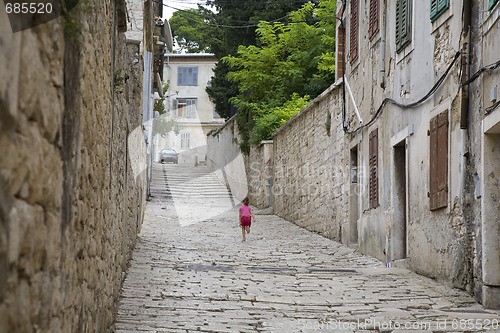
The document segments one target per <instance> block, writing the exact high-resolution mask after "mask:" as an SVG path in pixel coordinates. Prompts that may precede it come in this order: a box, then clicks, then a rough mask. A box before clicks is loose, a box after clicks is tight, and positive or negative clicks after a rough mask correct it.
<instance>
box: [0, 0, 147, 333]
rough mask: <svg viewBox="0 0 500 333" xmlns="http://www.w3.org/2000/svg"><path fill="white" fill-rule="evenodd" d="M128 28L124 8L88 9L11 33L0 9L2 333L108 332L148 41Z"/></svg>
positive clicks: (135, 170)
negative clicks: (132, 35) (128, 34)
mask: <svg viewBox="0 0 500 333" xmlns="http://www.w3.org/2000/svg"><path fill="white" fill-rule="evenodd" d="M144 6H145V10H144V13H143V14H141V15H143V16H141V17H142V21H143V22H144V30H145V31H146V32H145V34H144V35H142V32H141V33H140V36H141V37H140V42H141V43H142V40H143V37H142V36H145V37H146V38H150V39H152V25H153V3H152V1H145V2H144ZM127 22H128V19H127V6H126V3H125V0H118V1H111V0H105V1H94V0H90V1H88V2H86V1H81V2H80V3H79V4H78V5H77V6H76V7H75V8H74V9H72V10H71V11H70V12H66V13H65V14H64V15H62V16H61V17H58V18H56V19H54V20H51V21H49V22H47V23H44V24H41V25H38V26H36V27H34V28H30V29H26V30H23V31H20V32H16V33H13V32H12V30H11V27H10V26H9V20H8V18H7V15H6V12H5V11H4V10H3V7H2V9H0V77H1V78H2V80H1V81H0V156H1V158H0V331H1V332H106V331H111V330H112V325H113V321H114V316H115V310H116V306H117V304H116V303H117V300H118V297H119V294H120V287H121V283H122V279H123V278H124V272H125V270H126V265H127V261H128V258H129V256H130V253H131V250H132V248H133V246H134V244H135V239H136V235H137V232H138V230H139V228H140V226H141V224H142V216H143V205H144V200H145V194H146V188H145V185H146V176H145V153H144V152H145V145H144V142H145V141H144V135H143V128H142V126H143V122H142V116H143V115H142V113H143V112H142V104H143V98H142V96H143V71H144V70H143V66H144V57H143V53H142V50H144V49H146V50H149V52H152V49H151V48H150V47H149V46H148V45H152V41H151V42H145V43H144V45H143V46H142V49H141V46H140V45H139V44H140V43H137V41H133V40H131V41H129V42H127V39H126V36H125V34H124V31H125V30H126V29H127V26H128V24H127ZM148 31H149V32H150V33H148ZM148 36H149V37H148ZM146 44H147V45H146ZM150 73H151V71H150ZM150 90H151V89H150Z"/></svg>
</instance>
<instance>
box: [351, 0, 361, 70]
mask: <svg viewBox="0 0 500 333" xmlns="http://www.w3.org/2000/svg"><path fill="white" fill-rule="evenodd" d="M358 1H359V0H351V22H350V25H351V32H350V33H351V35H350V36H349V37H350V40H349V41H350V45H349V46H350V48H349V60H350V61H352V60H354V59H356V58H357V57H358V25H359V13H358V12H359V4H358Z"/></svg>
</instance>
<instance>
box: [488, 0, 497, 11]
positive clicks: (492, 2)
mask: <svg viewBox="0 0 500 333" xmlns="http://www.w3.org/2000/svg"><path fill="white" fill-rule="evenodd" d="M497 2H498V0H489V2H488V10H492V9H493V7H495V5H496V3H497Z"/></svg>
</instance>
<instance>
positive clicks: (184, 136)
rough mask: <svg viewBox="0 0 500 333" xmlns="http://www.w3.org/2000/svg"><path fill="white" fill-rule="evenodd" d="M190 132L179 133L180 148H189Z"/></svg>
mask: <svg viewBox="0 0 500 333" xmlns="http://www.w3.org/2000/svg"><path fill="white" fill-rule="evenodd" d="M190 141H191V134H190V133H181V149H189V147H190V144H191V142H190Z"/></svg>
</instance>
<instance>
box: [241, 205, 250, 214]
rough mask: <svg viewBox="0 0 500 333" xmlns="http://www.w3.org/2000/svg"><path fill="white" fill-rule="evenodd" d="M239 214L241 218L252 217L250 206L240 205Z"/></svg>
mask: <svg viewBox="0 0 500 333" xmlns="http://www.w3.org/2000/svg"><path fill="white" fill-rule="evenodd" d="M240 212H241V216H252V208H250V206H245V205H241V207H240Z"/></svg>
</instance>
